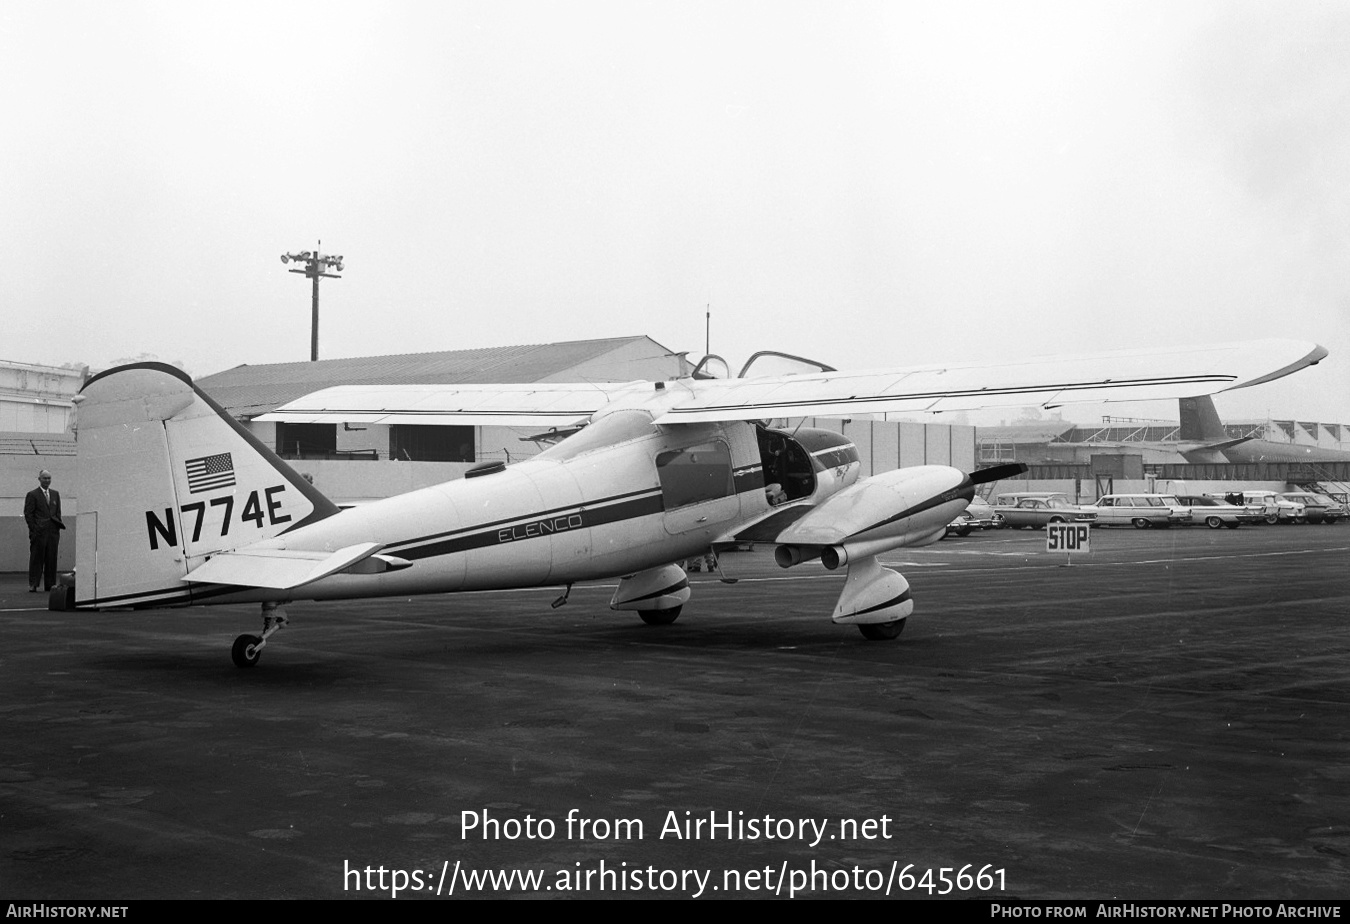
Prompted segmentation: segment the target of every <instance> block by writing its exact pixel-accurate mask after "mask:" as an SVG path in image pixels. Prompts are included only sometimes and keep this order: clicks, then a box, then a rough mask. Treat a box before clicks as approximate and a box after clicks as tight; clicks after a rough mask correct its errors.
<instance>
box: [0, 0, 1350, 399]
mask: <svg viewBox="0 0 1350 924" xmlns="http://www.w3.org/2000/svg"><path fill="white" fill-rule="evenodd" d="M0 81H3V86H4V87H5V91H4V93H3V94H0V205H2V206H3V208H2V209H0V216H2V217H3V220H2V221H0V256H2V257H3V263H2V264H0V299H3V305H4V311H5V316H6V319H7V324H6V329H7V330H8V331H9V335H8V337H7V338H6V340H5V342H4V346H3V348H0V358H4V359H9V360H16V361H21V362H32V363H45V364H57V365H59V364H62V363H68V362H83V363H89V364H91V365H94V366H103V365H106V364H107V363H109V362H111V361H113V360H116V359H122V358H127V357H136V356H139V355H141V354H152V355H153V356H156V357H158V358H160V359H163V360H166V361H181V362H182V363H183V364H184V365H185V367H186V368H187V369H188V371H189V372H191V373H192V374H194V375H198V376H201V375H206V374H208V373H211V372H216V371H219V370H221V369H225V368H229V367H231V366H235V365H239V364H241V363H272V362H284V361H291V360H303V359H307V358H308V357H309V323H310V310H309V309H310V299H309V294H310V293H309V283H308V281H307V280H305V279H304V278H303V277H301V276H297V275H292V274H289V273H287V271H286V270H287V267H285V266H283V265H282V264H281V262H280V261H279V259H278V258H279V256H280V255H281V254H282V253H283V252H286V251H298V250H305V249H313V248H314V247H315V244H316V242H317V241H318V240H319V239H322V240H323V251H324V252H327V253H335V254H342V255H343V256H344V257H345V259H346V268H345V271H344V272H343V274H342V275H343V278H342V279H341V280H330V281H326V282H324V283H323V290H322V299H321V304H322V327H321V345H320V354H321V356H323V357H324V358H330V357H339V356H359V355H371V354H381V353H406V352H418V351H424V350H455V349H465V348H472V347H481V346H495V345H502V344H516V343H539V342H548V341H554V340H572V339H584V338H596V337H612V336H627V335H635V334H647V335H650V336H651V337H653V338H654V339H656V340H657V341H659V342H660V343H662V344H664V345H666V346H667V347H669V348H670V349H672V350H675V351H679V350H688V351H689V352H690V353H691V354H692V355H694V356H698V355H701V354H702V352H703V344H704V311H705V305H707V304H709V303H711V306H712V346H713V351H714V352H718V353H721V354H723V355H725V356H726V357H727V358H728V359H729V360H731V361H732V363H733V365H738V364H739V362H740V361H741V360H743V359H744V358H745V357H746V356H747V355H748V354H749V353H750V352H752V351H754V350H757V349H780V350H784V351H787V352H792V353H798V354H804V355H807V356H812V357H816V358H819V359H821V360H822V361H825V362H827V363H830V364H832V365H835V366H838V367H840V368H863V367H875V366H886V365H908V364H918V363H927V362H936V361H940V360H947V359H968V360H979V359H983V358H995V357H999V356H1007V355H1015V354H1022V353H1028V352H1032V353H1038V354H1040V353H1056V352H1072V351H1084V350H1092V349H1100V348H1114V347H1121V348H1124V347H1140V346H1147V345H1149V344H1151V343H1157V342H1160V341H1163V340H1166V341H1169V342H1194V343H1205V342H1216V341H1223V340H1233V339H1244V338H1251V337H1264V336H1289V337H1298V338H1307V339H1312V340H1316V341H1318V342H1320V343H1322V344H1323V345H1325V346H1326V347H1328V348H1329V349H1330V350H1331V356H1330V358H1329V359H1328V360H1326V361H1324V362H1323V363H1322V364H1321V365H1320V366H1319V367H1317V368H1315V369H1312V370H1309V371H1306V372H1304V373H1301V374H1299V375H1297V376H1295V377H1293V378H1291V379H1287V380H1285V381H1284V382H1281V383H1275V384H1273V385H1267V386H1261V387H1258V388H1255V389H1249V390H1246V391H1240V392H1234V393H1232V394H1230V395H1224V396H1220V397H1219V399H1218V402H1217V403H1218V406H1219V410H1220V412H1221V413H1222V414H1223V415H1224V416H1225V417H1230V418H1238V417H1259V416H1265V415H1267V414H1270V415H1273V416H1275V417H1299V418H1302V419H1311V420H1324V421H1326V420H1330V421H1344V422H1350V371H1347V370H1350V118H1347V116H1350V4H1345V3H1340V2H1326V3H1317V2H1300V3H1298V4H1293V5H1276V4H1270V3H1253V4H1242V3H1237V2H1231V0H1225V2H1214V3H1205V2H1188V3H1175V2H1139V0H1130V2H1121V3H1086V2H1069V3H1009V2H997V3H994V2H988V3H951V2H931V3H917V2H916V3H903V2H860V3H837V2H832V3H824V2H821V3H792V2H771V3H735V2H711V3H697V2H681V3H670V2H662V3H639V2H619V3H587V2H571V3H569V2H553V3H509V2H508V3H503V2H490V3H489V2H464V3H441V2H403V3H399V2H390V0H381V2H379V3H373V2H372V3H343V2H323V3H314V4H309V3H285V2H280V3H278V2H268V3H256V4H255V3H247V2H237V0H231V2H228V3H211V4H203V3H182V2H166V3H150V2H51V0H43V2H19V0H0ZM1143 410H1144V411H1148V410H1153V411H1160V412H1161V413H1162V414H1170V415H1172V416H1175V407H1174V406H1173V407H1171V408H1170V409H1169V408H1168V407H1166V406H1163V407H1162V408H1160V409H1159V408H1156V407H1154V408H1145V409H1143ZM1111 412H1112V413H1119V414H1129V413H1131V411H1130V410H1129V409H1128V408H1127V406H1117V407H1116V409H1114V410H1113V411H1111ZM1004 413H1005V415H1006V412H1004ZM1070 416H1078V417H1082V415H1081V414H1071V415H1070ZM1141 416H1142V412H1141ZM1087 419H1090V415H1089V416H1088V418H1087Z"/></svg>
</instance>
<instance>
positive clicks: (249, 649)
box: [230, 635, 262, 667]
mask: <svg viewBox="0 0 1350 924" xmlns="http://www.w3.org/2000/svg"><path fill="white" fill-rule="evenodd" d="M261 641H262V639H260V638H258V636H256V635H241V636H239V637H238V638H237V639H235V640H234V647H233V648H231V649H230V657H231V658H233V659H234V666H235V667H252V666H253V665H255V664H257V663H258V658H260V657H262V652H261V651H259V650H258V649H257V648H255V647H254V646H255V645H257V644H258V643H259V642H261Z"/></svg>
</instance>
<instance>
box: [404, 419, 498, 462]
mask: <svg viewBox="0 0 1350 924" xmlns="http://www.w3.org/2000/svg"><path fill="white" fill-rule="evenodd" d="M389 458H391V459H395V460H399V461H403V462H474V461H477V460H476V458H475V454H474V428H473V427H464V426H433V425H428V424H393V425H392V426H391V427H390V428H389Z"/></svg>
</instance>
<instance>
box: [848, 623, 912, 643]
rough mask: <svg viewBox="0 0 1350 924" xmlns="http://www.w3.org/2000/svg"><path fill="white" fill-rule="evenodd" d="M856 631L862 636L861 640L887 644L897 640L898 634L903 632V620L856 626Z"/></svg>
mask: <svg viewBox="0 0 1350 924" xmlns="http://www.w3.org/2000/svg"><path fill="white" fill-rule="evenodd" d="M858 631H859V632H861V633H862V634H863V638H865V639H867V640H868V641H869V642H887V641H890V640H891V639H893V638H899V637H900V633H901V632H904V631H905V620H903V619H897V620H896V621H895V622H874V623H870V624H867V623H864V624H863V625H860V626H858Z"/></svg>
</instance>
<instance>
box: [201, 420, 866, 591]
mask: <svg viewBox="0 0 1350 924" xmlns="http://www.w3.org/2000/svg"><path fill="white" fill-rule="evenodd" d="M651 416H652V415H651V414H650V412H647V411H645V410H621V411H617V412H615V413H613V414H609V415H606V416H602V417H600V419H598V420H597V421H596V422H595V423H593V424H591V425H590V426H588V427H587V428H586V429H585V430H583V431H581V433H578V434H577V435H575V436H573V437H571V438H569V439H567V440H564V441H563V442H561V443H559V444H558V445H556V446H554V447H552V448H550V449H549V450H547V451H545V452H543V453H541V454H540V455H538V456H536V457H535V458H533V459H529V460H526V461H523V462H519V463H516V464H515V465H512V466H510V467H508V468H506V469H504V470H502V471H497V472H494V473H492V474H489V475H485V476H483V477H473V478H464V479H459V480H455V481H450V482H446V483H444V484H439V485H435V486H433V487H429V488H424V489H422V490H419V491H414V492H412V493H409V494H403V495H399V496H397V497H392V498H389V499H386V500H381V501H377V502H374V503H371V504H365V505H362V506H359V507H355V508H352V509H349V510H345V511H343V512H342V513H340V514H337V515H335V516H332V517H329V518H327V519H323V520H319V521H318V522H315V523H313V524H311V525H307V526H302V527H300V528H298V529H295V530H293V531H291V532H288V533H285V534H283V535H281V536H278V537H276V538H274V539H271V540H267V541H265V542H263V543H260V544H259V545H258V547H259V548H275V549H285V550H288V551H299V552H332V551H335V550H337V549H340V548H344V547H347V546H351V545H353V544H356V543H359V542H363V541H367V540H369V538H370V537H371V536H373V535H379V536H381V537H383V538H384V539H385V542H384V548H383V549H382V553H383V554H386V555H390V556H395V557H397V558H400V559H405V560H408V561H411V562H412V563H413V566H412V567H409V568H405V569H402V570H396V571H387V572H383V573H379V574H345V573H344V574H335V575H331V576H329V577H326V578H323V579H322V580H320V581H316V582H314V583H313V584H309V585H306V586H303V587H299V588H295V589H294V590H293V591H288V592H285V593H278V592H277V591H265V590H249V591H241V592H239V593H229V594H225V595H219V596H216V599H217V600H218V601H219V602H222V603H229V602H246V601H253V600H263V599H268V600H280V601H282V602H285V601H288V600H294V599H312V600H325V599H337V598H346V597H364V596H388V595H397V594H425V593H445V592H452V591H472V590H486V589H506V588H519V587H537V586H561V585H566V584H572V583H576V582H583V581H594V580H601V579H605V578H612V577H615V576H618V575H624V574H630V573H634V572H639V571H643V570H645V569H648V568H653V567H657V566H660V565H664V564H668V563H669V562H671V561H678V560H680V559H683V558H689V557H693V556H695V555H699V554H701V553H703V552H704V551H706V550H707V549H708V548H709V546H710V545H711V543H713V542H714V541H715V540H716V539H718V538H719V537H721V536H725V535H727V534H728V533H729V532H731V531H733V530H735V529H736V527H737V526H738V525H740V524H746V523H751V522H754V521H755V520H757V519H759V518H762V517H764V516H766V515H770V514H772V513H774V512H778V511H779V510H780V509H786V507H787V506H790V505H793V504H801V505H805V504H809V503H818V502H819V501H820V500H822V499H824V498H825V497H827V496H829V495H831V494H833V493H835V492H837V491H838V490H840V489H842V488H845V487H848V486H849V485H851V484H853V483H854V482H855V481H857V480H858V477H859V474H860V471H861V463H860V461H859V458H858V453H857V450H856V448H855V447H854V446H853V444H852V442H851V441H849V440H848V439H847V438H846V437H843V436H842V435H840V434H838V433H834V432H832V431H823V430H809V431H799V432H798V433H797V434H795V437H796V438H795V439H792V438H789V437H787V436H786V434H776V433H772V431H764V430H762V429H760V428H757V427H756V426H754V425H752V424H748V423H740V422H733V423H725V424H705V425H697V426H688V425H683V426H679V427H660V426H656V425H654V424H653V423H652V420H651ZM766 433H768V434H771V437H770V438H772V439H773V440H775V441H777V442H779V443H780V444H781V445H782V446H783V447H784V449H785V450H786V451H788V452H792V451H795V452H796V454H797V455H796V459H795V469H794V470H793V471H790V472H781V473H773V472H772V471H771V473H770V475H769V476H766V475H765V468H766V464H767V465H768V466H769V467H770V468H771V469H772V467H773V466H774V465H775V464H779V465H782V464H785V463H784V462H783V461H780V460H779V456H778V455H774V454H773V453H772V452H770V451H768V450H766V449H765V448H764V447H763V446H762V443H763V441H764V439H765V437H764V436H763V434H766ZM808 469H809V470H808ZM766 477H767V478H768V479H772V478H780V479H783V480H788V479H792V480H793V481H794V483H793V484H791V485H789V486H787V488H786V490H783V491H781V492H780V496H781V494H793V493H795V495H796V496H795V497H792V500H791V501H789V502H787V503H786V504H780V505H779V507H778V508H776V507H775V506H774V505H773V504H771V503H770V499H769V496H768V494H767V493H766ZM767 483H768V484H779V483H780V482H775V481H768V482H767ZM391 524H392V525H394V527H395V528H396V529H397V533H396V534H395V535H393V536H391V535H390V529H391ZM196 557H197V558H198V560H200V561H204V560H205V558H206V556H205V555H204V554H203V555H198V556H196ZM195 564H196V562H194V561H192V560H189V562H188V566H189V570H190V569H191V567H193V566H194V565H195Z"/></svg>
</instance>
